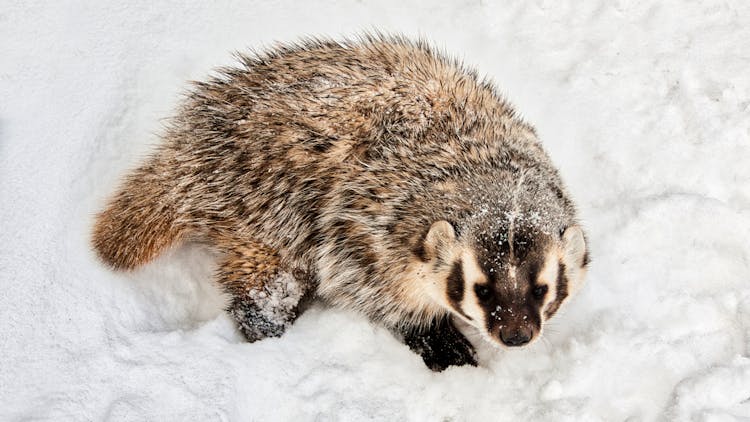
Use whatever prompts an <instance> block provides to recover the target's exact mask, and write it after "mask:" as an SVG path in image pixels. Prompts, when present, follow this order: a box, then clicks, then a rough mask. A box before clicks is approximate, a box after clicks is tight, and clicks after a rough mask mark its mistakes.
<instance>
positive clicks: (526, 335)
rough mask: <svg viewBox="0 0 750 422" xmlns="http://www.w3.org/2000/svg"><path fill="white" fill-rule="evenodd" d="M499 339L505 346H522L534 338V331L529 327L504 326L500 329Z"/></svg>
mask: <svg viewBox="0 0 750 422" xmlns="http://www.w3.org/2000/svg"><path fill="white" fill-rule="evenodd" d="M499 337H500V341H502V342H503V344H504V345H506V346H510V347H514V346H523V345H524V344H526V343H528V342H529V341H531V339H532V337H534V330H533V328H532V327H530V326H520V327H509V326H504V327H501V328H500V332H499Z"/></svg>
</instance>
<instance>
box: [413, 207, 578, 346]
mask: <svg viewBox="0 0 750 422" xmlns="http://www.w3.org/2000/svg"><path fill="white" fill-rule="evenodd" d="M425 250H426V251H427V252H432V255H430V256H431V257H432V261H433V262H432V265H433V268H434V269H435V272H434V275H435V276H436V277H441V278H444V282H443V283H439V285H440V286H441V289H440V290H442V297H439V294H436V295H435V296H438V297H435V299H437V300H439V301H441V302H442V304H443V306H445V307H446V308H448V310H449V311H450V312H451V313H453V314H455V315H457V316H458V317H460V318H462V319H463V320H465V321H466V322H468V323H469V324H471V325H473V326H474V327H476V328H477V329H478V330H479V331H480V332H481V333H483V334H484V336H485V337H486V338H488V339H490V340H492V341H494V342H497V343H499V344H502V345H505V346H511V347H512V346H523V345H525V344H528V343H530V342H531V341H533V340H534V339H535V338H537V337H538V336H539V335H540V333H541V331H542V326H543V324H544V322H545V321H546V320H547V319H549V318H551V317H552V316H553V315H554V314H555V313H556V312H557V311H558V309H559V308H560V306H561V305H562V304H563V303H564V302H565V300H566V299H568V298H569V297H570V295H571V294H573V293H574V292H575V291H576V290H577V289H578V288H579V287H580V285H581V284H582V282H583V278H584V276H585V272H586V265H587V261H588V258H587V252H586V244H585V240H584V235H583V231H582V230H581V228H580V227H579V226H571V227H568V228H567V229H564V230H562V233H561V234H559V235H557V234H555V235H550V234H545V233H542V232H538V231H536V232H535V231H531V230H528V231H525V232H523V231H519V230H516V232H515V233H513V232H512V231H511V232H508V231H504V232H502V233H491V234H487V235H483V236H479V237H472V238H464V237H463V236H457V235H456V233H455V231H454V230H453V228H452V226H451V225H450V224H448V223H447V222H438V223H435V224H433V226H432V228H431V229H430V232H429V233H428V235H427V237H426V238H425Z"/></svg>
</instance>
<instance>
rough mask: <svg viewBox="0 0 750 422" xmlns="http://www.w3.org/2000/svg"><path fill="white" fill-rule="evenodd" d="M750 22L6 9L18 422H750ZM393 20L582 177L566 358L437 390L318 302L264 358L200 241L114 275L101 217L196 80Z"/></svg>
mask: <svg viewBox="0 0 750 422" xmlns="http://www.w3.org/2000/svg"><path fill="white" fill-rule="evenodd" d="M748 23H750V4H749V3H747V2H743V1H738V0H730V1H726V2H721V3H719V2H710V1H705V2H682V1H677V0H667V1H662V2H653V3H651V2H625V1H614V2H609V1H603V0H584V1H575V2H573V1H569V2H554V1H544V0H540V1H528V2H498V3H497V4H492V3H491V2H490V3H489V4H488V2H459V1H455V2H440V3H435V2H428V1H415V2H402V1H391V0H388V1H384V2H341V1H338V0H329V1H328V0H327V1H322V2H320V3H318V2H281V1H272V2H251V3H248V2H240V1H226V2H221V3H220V4H217V3H213V2H200V1H190V2H181V3H179V4H176V3H172V2H158V3H153V2H146V1H137V2H128V3H116V4H115V3H112V4H106V2H91V3H88V4H84V3H80V2H73V3H70V4H68V3H67V2H47V3H46V4H43V3H41V2H10V3H8V4H5V5H4V6H3V7H2V8H0V40H2V41H0V55H1V56H2V66H0V98H2V99H3V100H2V101H0V181H1V183H0V204H2V205H0V282H1V283H2V286H3V287H4V289H3V294H2V295H0V318H1V320H2V324H0V337H1V338H2V341H0V356H2V363H0V420H248V419H252V420H295V421H297V420H318V419H323V420H329V419H333V420H365V419H367V420H383V421H391V420H467V421H468V420H555V421H566V420H568V421H582V420H584V421H588V420H633V421H637V420H665V419H666V420H706V421H709V420H710V421H714V420H717V421H718V420H740V419H742V418H745V419H747V418H750V363H749V362H750V242H749V241H748V239H750V166H748V164H747V163H750V119H749V118H748V116H750V72H748V69H750V55H748V51H750V25H748ZM373 26H375V27H377V28H380V29H382V30H385V31H391V32H402V33H405V34H407V35H410V36H417V35H422V36H424V37H425V38H427V39H430V40H432V41H434V42H435V43H436V44H437V45H438V46H440V47H442V48H444V49H445V50H446V51H448V52H451V53H454V54H456V55H458V56H459V57H462V58H463V59H464V60H465V61H466V62H467V63H469V64H471V65H474V66H476V68H477V69H479V70H480V72H482V73H486V74H487V75H488V76H490V77H491V78H492V79H494V80H495V81H496V82H497V84H498V85H499V86H500V87H501V89H502V90H503V91H504V92H505V93H506V94H507V96H508V97H509V98H510V99H511V100H512V102H513V103H515V104H516V105H517V107H518V109H519V111H520V112H522V113H523V115H524V116H525V117H526V118H527V119H528V120H529V121H530V122H532V123H533V124H534V125H536V127H537V129H538V131H539V134H540V137H541V139H542V140H543V142H544V143H545V145H546V147H547V149H548V150H549V152H550V154H551V156H552V158H553V160H554V161H555V162H556V163H557V164H558V166H559V167H560V170H561V172H562V175H563V177H564V179H565V180H566V181H567V183H568V185H569V187H570V190H571V192H572V194H573V197H574V198H576V200H577V202H578V203H579V205H580V208H581V212H582V215H583V219H584V223H585V225H586V227H587V232H588V233H589V236H590V239H589V240H590V243H591V245H592V251H593V255H592V257H593V263H592V267H591V270H590V274H589V277H588V282H587V284H586V286H585V287H584V288H583V290H582V291H581V292H580V294H579V295H578V296H577V297H576V298H575V299H574V300H573V301H572V302H571V303H570V304H569V305H568V307H567V308H565V309H564V310H563V313H562V314H561V315H559V316H556V317H555V318H554V319H553V320H552V321H551V322H550V324H549V326H548V327H547V328H546V329H545V336H544V339H543V340H542V341H538V342H536V343H535V344H533V345H531V346H530V347H528V348H524V349H522V350H512V351H498V350H495V349H494V348H491V347H486V346H482V347H480V350H479V360H480V366H479V367H461V368H449V369H448V370H446V371H445V372H442V373H432V372H430V371H429V370H428V369H427V368H426V367H425V366H424V364H423V363H422V360H421V359H420V357H419V356H417V355H415V354H413V353H411V352H410V351H409V350H408V348H407V347H406V346H404V345H403V344H401V343H399V342H398V341H397V340H396V339H394V338H393V336H392V335H391V334H390V333H388V332H387V331H386V330H384V329H382V328H378V327H374V326H372V325H371V324H369V323H368V322H367V321H366V320H365V319H363V318H362V317H360V316H358V315H354V314H351V313H347V312H344V311H339V310H331V309H325V308H323V307H321V306H320V305H317V306H313V307H312V309H310V310H308V311H307V312H306V313H305V314H304V315H303V316H302V317H301V318H300V319H299V320H298V321H297V322H296V323H295V324H294V325H293V326H291V327H289V329H288V330H287V332H286V333H285V334H284V335H283V336H282V337H280V338H271V339H267V340H263V341H260V342H256V343H253V344H248V343H246V342H244V341H243V339H242V337H241V335H240V334H239V333H238V331H237V328H236V327H235V326H234V325H233V323H232V322H231V319H230V318H229V317H228V316H227V315H226V314H225V313H224V312H223V311H222V309H223V307H224V306H225V302H226V298H225V297H223V296H222V295H221V294H220V292H219V291H218V289H217V288H216V287H215V286H213V285H211V283H209V282H207V280H209V279H210V277H211V274H212V271H214V269H215V259H216V257H215V256H212V255H211V253H210V252H209V251H207V250H205V248H203V247H201V246H200V245H185V246H183V247H180V248H178V249H175V250H172V251H170V252H169V253H167V254H165V255H164V256H162V257H160V258H159V259H158V260H157V261H156V262H154V263H153V264H151V265H149V266H148V267H146V268H144V269H142V270H140V271H137V272H133V273H114V272H112V271H110V270H108V269H107V268H104V267H103V266H102V265H101V264H100V263H98V262H97V261H96V259H95V257H94V254H93V253H92V252H91V250H90V246H89V239H88V236H89V231H90V227H91V222H92V216H93V215H94V213H95V212H96V211H97V210H98V209H99V208H100V207H101V205H102V203H103V201H104V200H105V198H106V197H107V195H108V194H110V193H111V192H112V191H113V190H114V188H115V186H116V183H117V180H118V178H119V177H120V176H121V175H122V174H124V172H125V171H126V170H127V169H129V168H132V167H134V166H135V165H136V164H137V163H138V162H139V160H140V159H141V158H142V157H143V156H144V155H145V154H146V153H147V152H148V151H149V150H150V148H152V146H153V145H154V144H155V143H156V142H157V139H158V138H157V137H156V135H154V133H158V131H159V128H160V119H161V118H163V117H166V116H169V115H170V114H171V113H172V110H173V108H174V106H175V105H176V103H177V101H178V99H179V94H180V92H181V91H182V90H184V89H185V87H186V84H185V81H186V80H188V79H202V78H204V77H205V76H206V75H207V74H208V73H209V71H210V69H211V68H213V67H214V66H217V65H225V64H230V63H231V62H232V59H231V55H230V54H229V52H230V51H232V50H243V49H245V48H248V46H253V47H260V46H263V45H268V44H270V43H272V42H273V41H274V40H287V41H288V40H294V39H296V38H298V37H299V36H300V35H307V34H326V35H332V36H336V35H349V34H352V33H355V32H358V31H360V30H362V29H367V28H372V27H373ZM474 337H476V336H473V337H472V340H474V341H477V342H481V339H479V338H474Z"/></svg>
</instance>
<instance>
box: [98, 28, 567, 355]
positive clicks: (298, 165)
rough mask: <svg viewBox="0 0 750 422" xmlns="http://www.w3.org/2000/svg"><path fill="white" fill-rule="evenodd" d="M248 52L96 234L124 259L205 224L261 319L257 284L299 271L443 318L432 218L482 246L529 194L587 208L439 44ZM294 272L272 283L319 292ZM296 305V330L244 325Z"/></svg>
mask: <svg viewBox="0 0 750 422" xmlns="http://www.w3.org/2000/svg"><path fill="white" fill-rule="evenodd" d="M238 57H239V60H240V62H241V66H239V67H232V68H224V69H221V70H220V71H219V73H218V74H217V75H216V76H215V77H213V78H211V79H210V80H208V81H207V82H198V83H196V84H195V88H194V89H193V90H192V92H191V93H190V94H189V95H188V97H187V99H186V101H185V102H184V103H183V105H182V107H181V108H180V110H179V112H178V114H177V117H175V118H174V119H173V120H172V122H171V124H170V126H169V128H168V130H167V131H166V133H165V134H164V136H163V143H162V144H161V146H160V147H159V148H158V149H157V151H156V152H155V153H154V154H153V157H152V158H151V159H150V160H148V161H147V162H146V163H145V164H144V165H143V166H141V167H140V168H139V169H137V170H136V171H135V172H133V173H132V174H131V175H130V176H129V177H128V178H127V179H126V181H125V183H124V185H123V186H122V187H121V188H120V190H119V193H117V195H116V196H115V197H114V199H113V200H112V201H111V202H110V203H109V205H108V206H107V208H106V209H105V210H104V211H103V212H102V213H101V214H100V215H99V216H98V220H97V222H96V226H95V229H94V240H93V243H94V246H95V248H96V250H97V252H98V254H99V256H100V257H101V258H102V259H103V260H104V261H105V262H107V263H108V264H110V265H111V266H113V267H114V268H117V269H132V268H136V267H138V266H139V265H142V264H144V263H145V262H148V261H149V260H151V259H153V258H154V257H155V256H156V255H158V254H159V253H160V252H162V251H163V250H164V249H165V248H166V247H168V246H169V245H172V244H174V243H175V242H177V241H179V240H180V239H183V238H186V237H190V238H191V239H199V240H202V241H205V242H207V243H209V244H212V245H214V246H216V247H217V248H218V249H219V250H221V251H222V252H224V253H225V258H224V261H223V263H222V264H221V267H220V270H219V272H218V274H217V278H218V281H219V282H220V283H221V284H223V285H224V286H225V287H226V288H227V291H228V292H230V293H231V294H232V295H233V297H234V298H235V301H234V303H233V305H232V306H233V308H232V314H233V315H234V316H235V317H236V318H238V322H239V323H240V324H241V325H242V323H243V321H242V319H243V318H245V319H247V318H250V319H252V318H254V317H252V316H248V313H247V309H246V308H247V307H248V303H250V304H251V305H252V303H254V301H256V299H257V295H256V294H255V293H254V292H257V291H260V290H262V289H263V288H264V286H265V285H266V284H267V281H268V280H271V279H274V278H275V277H277V276H278V275H279V274H280V273H281V272H284V271H286V272H289V271H292V269H295V270H297V271H298V272H297V274H306V276H305V277H303V278H305V279H311V280H312V288H314V289H315V290H316V292H317V294H318V295H319V296H320V297H322V298H323V299H325V300H327V301H329V302H330V303H332V304H333V305H336V306H342V307H348V308H352V309H356V310H358V311H360V312H364V313H365V314H366V315H368V316H369V317H370V318H371V319H373V320H375V321H379V322H381V323H384V324H385V325H387V326H389V327H393V328H398V329H403V330H407V329H411V328H414V327H423V328H425V329H427V328H429V327H435V326H442V325H440V324H438V325H435V322H436V321H442V318H443V317H444V316H445V315H446V314H447V313H448V312H449V311H450V309H445V308H444V307H442V306H439V305H437V304H435V303H434V302H432V301H430V300H428V299H427V297H426V296H427V295H426V294H425V292H424V286H423V285H421V284H419V283H417V282H415V281H414V280H415V279H416V278H419V277H421V275H420V274H418V273H417V272H418V270H417V268H418V265H419V263H420V262H421V263H423V262H425V260H427V259H428V258H426V257H425V250H424V240H425V236H426V234H427V231H428V229H429V228H430V227H431V224H432V223H434V222H436V221H441V220H447V221H450V222H452V223H454V224H455V226H456V228H457V229H459V234H460V235H461V236H463V237H462V239H469V238H470V237H471V236H470V235H472V233H469V232H471V231H474V232H476V233H474V235H473V237H471V238H472V239H474V240H473V241H471V242H473V243H472V244H480V243H481V242H483V240H481V239H482V236H483V235H485V234H486V233H484V234H482V233H480V231H481V230H484V229H486V228H487V227H488V224H489V223H487V221H488V220H487V219H488V218H490V217H492V218H494V221H501V220H502V221H505V220H507V218H505V217H504V216H505V215H506V214H507V213H508V212H513V211H514V209H519V210H520V212H527V211H528V212H531V211H534V212H541V214H542V216H543V220H544V224H542V225H537V226H538V227H542V226H543V231H545V232H549V233H551V232H554V233H555V234H557V233H558V231H561V230H562V229H564V228H565V227H568V226H570V225H573V224H574V223H575V217H574V209H573V205H572V203H571V202H570V200H569V199H568V197H567V195H566V193H565V190H564V188H563V186H562V182H561V181H560V179H559V177H558V174H557V171H556V170H555V169H554V167H553V166H552V164H551V163H550V161H549V159H548V157H547V155H546V154H545V153H544V151H543V149H542V147H541V145H540V143H539V141H538V140H537V138H536V135H535V133H534V130H533V129H532V127H531V126H529V125H528V124H526V123H524V122H523V121H522V120H520V119H519V118H518V117H517V116H516V115H515V113H514V112H513V109H512V108H511V107H510V105H508V103H506V102H505V101H504V100H503V99H502V98H501V97H500V96H499V95H498V94H497V92H496V90H495V89H494V88H493V86H492V85H491V84H490V83H489V82H487V81H481V80H479V79H478V78H477V76H476V74H475V73H474V72H473V71H472V70H468V69H466V68H464V67H463V66H462V65H460V64H459V63H458V62H456V61H455V60H451V59H447V58H446V57H444V56H443V55H441V54H438V53H436V52H435V51H434V50H433V49H431V48H430V47H429V46H427V45H426V44H424V43H422V42H410V41H407V40H404V39H402V38H398V37H384V36H365V37H362V38H361V39H358V40H353V41H342V42H336V41H329V40H307V41H304V42H302V43H300V44H295V45H281V46H277V47H275V48H273V49H271V50H270V51H268V52H265V53H260V54H255V55H250V56H249V55H239V56H238ZM519 178H520V180H523V181H524V182H523V183H520V182H518V180H519ZM519 186H520V187H519ZM519 192H521V193H520V194H519ZM519 195H520V196H521V197H524V198H526V199H524V200H525V201H526V202H523V201H521V202H523V203H522V204H521V205H519V203H518V201H516V200H515V199H514V198H515V197H517V196H519ZM529 195H532V196H533V197H535V198H536V199H535V200H531V201H530V200H528V197H529ZM535 201H538V203H535ZM511 205H513V206H514V207H515V208H513V209H511V208H510V207H511ZM519 207H520V208H519ZM487 208H489V211H490V213H489V214H488V213H487V212H486V211H487ZM493 216H494V217H493ZM493 224H494V223H493ZM511 224H512V222H511ZM490 225H491V224H490ZM493 227H495V226H493ZM497 227H499V226H497ZM497 227H495V229H496V228H497ZM504 227H505V230H508V228H509V227H508V226H507V225H506V226H504ZM479 228H481V230H480V229H479ZM485 237H486V236H485ZM485 241H487V240H486V239H485ZM467 242H469V240H467ZM471 242H469V243H471ZM446 259H447V258H446ZM443 264H444V265H442V266H440V265H438V266H437V267H436V268H438V267H439V268H438V270H440V271H443V270H444V271H448V270H449V269H450V262H445V263H443ZM438 270H436V271H437V272H439V271H438ZM445 276H447V272H446V273H445ZM294 278H295V277H289V278H287V280H286V281H285V282H284V283H282V284H284V286H283V288H282V289H281V290H278V291H273V292H271V293H267V294H268V295H270V296H273V295H277V296H278V295H282V296H283V295H284V294H287V295H289V292H288V290H289V289H291V290H292V291H293V294H291V296H294V297H301V296H303V295H304V292H305V291H306V290H307V289H308V288H307V287H305V286H306V284H305V282H303V281H302V280H299V278H300V277H299V276H298V277H296V278H297V280H296V281H295V280H294ZM295 283H297V285H295ZM248 292H251V294H250V293H248ZM279 292H280V293H279ZM287 305H289V306H285V307H284V312H286V314H285V316H283V317H282V318H281V319H282V321H281V326H282V327H280V328H279V327H275V328H274V327H272V328H270V329H268V330H265V331H263V330H261V332H255V333H248V330H243V332H245V334H246V335H248V337H249V339H250V340H256V339H257V338H262V337H263V336H265V335H278V334H280V333H281V332H283V326H285V325H286V324H288V323H289V322H291V320H293V318H294V317H296V311H294V310H293V308H294V306H291V304H287ZM251 307H252V306H251ZM256 308H257V307H256ZM238 309H239V310H238ZM253 312H255V313H258V312H261V313H262V310H260V311H258V310H257V309H256V310H255V311H253ZM251 313H252V312H251ZM282 313H283V312H282ZM269 319H272V318H271V317H269ZM250 331H252V329H251V330H250ZM463 341H465V339H464V340H463ZM464 360H466V361H469V362H471V361H473V360H471V359H464Z"/></svg>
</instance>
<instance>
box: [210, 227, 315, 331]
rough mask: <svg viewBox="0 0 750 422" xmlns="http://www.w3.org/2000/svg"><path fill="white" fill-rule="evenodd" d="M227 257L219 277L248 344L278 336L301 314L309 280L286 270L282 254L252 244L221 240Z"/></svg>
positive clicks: (298, 272) (259, 244)
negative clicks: (300, 307)
mask: <svg viewBox="0 0 750 422" xmlns="http://www.w3.org/2000/svg"><path fill="white" fill-rule="evenodd" d="M219 244H220V247H221V249H222V250H224V252H225V253H226V255H225V256H224V258H223V260H222V261H221V264H220V265H219V270H218V274H217V279H218V282H219V284H221V286H222V287H223V288H224V290H225V291H226V292H227V293H229V294H230V295H231V303H230V304H229V308H228V309H227V311H228V312H229V314H230V315H231V316H232V318H234V320H235V321H237V325H238V327H239V329H240V331H241V332H242V334H244V336H245V337H246V338H247V340H248V341H250V342H254V341H257V340H261V339H263V338H266V337H279V336H281V335H282V334H283V333H284V331H285V330H286V328H287V327H288V326H289V325H290V324H291V323H292V322H294V320H295V319H296V318H297V316H298V315H299V311H300V309H299V305H300V301H301V300H302V299H303V298H304V297H306V296H307V295H308V293H310V292H311V291H312V286H311V283H310V281H309V278H308V277H307V276H306V275H305V274H303V273H302V272H300V271H292V270H289V269H286V268H283V267H282V265H281V260H280V258H279V255H278V254H277V253H276V251H274V250H273V249H271V248H269V247H268V246H266V245H264V244H262V243H259V242H253V241H243V242H236V241H226V240H224V241H221V242H219Z"/></svg>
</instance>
